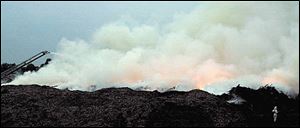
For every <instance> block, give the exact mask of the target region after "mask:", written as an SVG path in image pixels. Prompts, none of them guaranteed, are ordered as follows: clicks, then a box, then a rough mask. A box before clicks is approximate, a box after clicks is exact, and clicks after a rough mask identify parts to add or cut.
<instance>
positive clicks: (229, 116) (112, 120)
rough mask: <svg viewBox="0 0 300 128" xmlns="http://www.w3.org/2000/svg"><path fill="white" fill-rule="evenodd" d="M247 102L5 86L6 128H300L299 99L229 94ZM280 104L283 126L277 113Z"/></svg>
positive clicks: (242, 91)
mask: <svg viewBox="0 0 300 128" xmlns="http://www.w3.org/2000/svg"><path fill="white" fill-rule="evenodd" d="M229 92H230V93H231V94H235V95H237V96H239V97H241V98H243V99H244V100H245V101H246V102H245V103H243V104H241V105H234V104H229V103H227V102H226V101H227V100H229V99H231V98H232V96H231V95H228V94H223V95H213V94H210V93H208V92H205V91H201V90H191V91H188V92H180V91H169V92H164V93H160V92H158V91H135V90H132V89H129V88H107V89H101V90H97V91H94V92H85V91H70V90H59V89H55V88H51V87H47V86H39V85H24V86H15V85H8V86H2V87H1V127H8V126H14V127H18V126H22V127H24V126H31V127H32V126H39V127H41V126H56V127H60V126H68V127H71V126H72V127H75V126H78V127H86V126H97V127H100V126H103V127H104V126H106V127H107V126H110V127H112V126H130V127H131V126H141V127H142V126H157V127H158V126H165V127H166V126H174V127H175V126H176V127H188V126H197V127H208V126H210V127H215V126H217V127H229V126H240V127H247V126H251V127H262V126H265V127H273V126H275V127H299V97H298V96H297V97H296V98H295V99H292V98H288V96H286V95H285V94H284V93H280V92H279V91H277V90H275V89H274V88H273V87H269V86H268V87H264V88H260V89H258V90H253V89H250V88H245V87H240V86H238V87H235V88H233V89H231V90H230V91H229ZM275 105H277V106H278V110H279V114H278V119H277V123H276V124H274V123H273V118H272V112H271V111H272V109H273V107H274V106H275Z"/></svg>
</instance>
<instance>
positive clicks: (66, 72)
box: [10, 2, 299, 93]
mask: <svg viewBox="0 0 300 128" xmlns="http://www.w3.org/2000/svg"><path fill="white" fill-rule="evenodd" d="M158 15H159V14H158ZM163 26H164V27H157V26H149V25H140V26H135V27H128V26H127V25H125V24H120V23H112V24H108V25H105V26H103V27H102V28H100V29H99V30H98V31H97V32H96V33H95V34H94V35H93V36H92V40H91V41H84V40H76V41H70V40H67V39H62V41H61V42H60V45H59V48H58V50H57V54H55V56H54V58H53V61H52V62H51V64H49V65H48V66H47V67H45V68H42V69H40V70H39V71H38V72H33V73H26V74H25V75H23V76H20V77H17V78H16V79H15V80H14V81H13V82H11V83H10V84H41V85H58V87H59V88H66V87H68V88H70V89H79V90H89V88H90V86H91V85H96V87H97V88H105V87H112V86H114V87H120V86H126V87H131V88H138V87H144V88H148V89H150V90H154V89H158V90H163V89H168V88H171V87H173V86H176V87H177V89H179V90H190V89H195V88H198V89H204V90H207V91H209V92H212V93H221V92H225V91H228V90H229V89H230V88H231V87H233V86H236V85H237V84H241V85H244V86H250V87H254V88H256V87H259V86H262V85H265V84H268V83H272V84H273V85H274V86H276V87H278V88H281V89H283V90H287V91H288V90H290V89H294V90H295V91H296V92H297V93H298V90H299V3H298V2H267V3H263V2H256V3H254V2H251V3H246V2H242V3H238V2H234V3H206V4H204V5H202V6H200V8H197V9H195V10H194V11H192V12H191V13H189V14H183V15H177V16H176V17H175V18H174V21H173V22H172V23H170V24H167V25H163Z"/></svg>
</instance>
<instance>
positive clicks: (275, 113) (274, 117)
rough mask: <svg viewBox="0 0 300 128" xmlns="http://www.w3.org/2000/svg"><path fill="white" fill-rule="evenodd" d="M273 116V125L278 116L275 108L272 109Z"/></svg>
mask: <svg viewBox="0 0 300 128" xmlns="http://www.w3.org/2000/svg"><path fill="white" fill-rule="evenodd" d="M272 112H273V113H274V114H273V119H274V123H275V122H276V120H277V114H278V110H277V106H275V107H274V109H273V110H272Z"/></svg>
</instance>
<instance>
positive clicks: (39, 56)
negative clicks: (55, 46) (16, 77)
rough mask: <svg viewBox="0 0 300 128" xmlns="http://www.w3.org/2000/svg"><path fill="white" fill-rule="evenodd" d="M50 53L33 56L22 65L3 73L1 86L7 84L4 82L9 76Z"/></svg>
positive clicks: (44, 52)
mask: <svg viewBox="0 0 300 128" xmlns="http://www.w3.org/2000/svg"><path fill="white" fill-rule="evenodd" d="M49 53H50V52H48V51H42V52H40V53H38V54H36V55H34V56H32V57H31V58H29V59H27V60H25V61H23V62H22V63H20V64H18V65H15V66H13V67H11V68H9V69H7V70H5V71H4V72H1V84H3V83H5V81H2V80H3V79H5V78H6V77H8V76H9V75H11V74H12V73H14V72H16V71H17V70H19V69H21V68H22V67H24V66H26V65H28V64H30V63H32V62H33V61H35V60H37V59H39V58H41V57H42V56H45V55H46V54H49Z"/></svg>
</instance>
